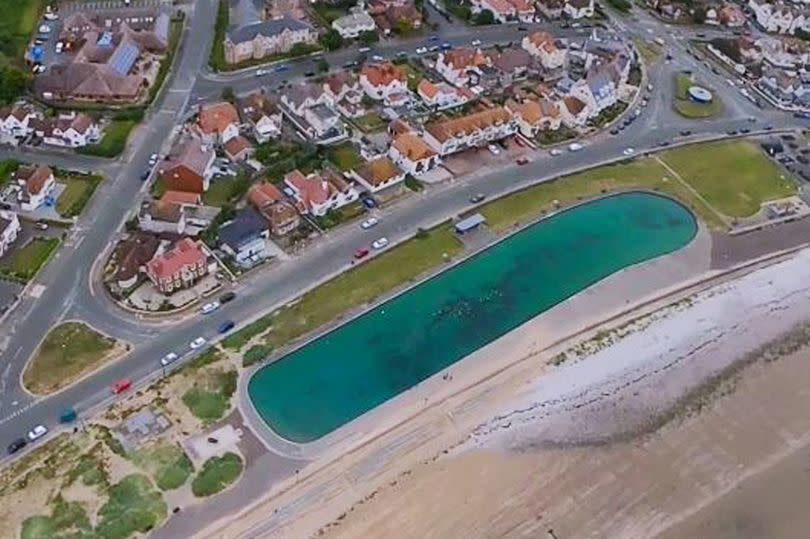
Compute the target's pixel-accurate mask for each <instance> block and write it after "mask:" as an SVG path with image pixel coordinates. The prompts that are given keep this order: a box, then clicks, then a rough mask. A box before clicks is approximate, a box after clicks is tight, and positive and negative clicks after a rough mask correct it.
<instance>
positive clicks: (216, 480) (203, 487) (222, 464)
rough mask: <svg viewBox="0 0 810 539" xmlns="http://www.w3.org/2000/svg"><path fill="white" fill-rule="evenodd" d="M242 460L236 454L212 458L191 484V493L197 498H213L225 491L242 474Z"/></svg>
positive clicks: (206, 462)
mask: <svg viewBox="0 0 810 539" xmlns="http://www.w3.org/2000/svg"><path fill="white" fill-rule="evenodd" d="M242 468H243V465H242V459H241V458H239V455H236V454H234V453H225V454H224V455H223V456H222V457H212V458H210V459H208V460H207V461H205V464H203V467H202V470H200V473H199V474H197V477H195V478H194V480H193V481H192V482H191V492H193V493H194V495H195V496H197V497H203V496H211V495H212V494H216V493H218V492H221V491H222V490H224V489H225V488H226V487H227V486H228V485H230V484H231V483H233V482H234V481H236V479H237V478H238V477H239V475H240V474H241V473H242Z"/></svg>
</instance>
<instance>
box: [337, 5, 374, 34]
mask: <svg viewBox="0 0 810 539" xmlns="http://www.w3.org/2000/svg"><path fill="white" fill-rule="evenodd" d="M332 28H334V29H335V30H337V32H338V33H339V34H340V35H341V37H343V38H344V39H355V38H357V37H359V36H360V34H362V33H363V32H373V31H375V30H376V29H377V24H376V23H375V22H374V19H372V18H371V15H369V14H368V13H366V12H365V11H363V10H362V9H361V8H357V7H355V8H352V9H350V10H349V13H348V15H344V16H343V17H338V18H337V19H335V20H334V21H332Z"/></svg>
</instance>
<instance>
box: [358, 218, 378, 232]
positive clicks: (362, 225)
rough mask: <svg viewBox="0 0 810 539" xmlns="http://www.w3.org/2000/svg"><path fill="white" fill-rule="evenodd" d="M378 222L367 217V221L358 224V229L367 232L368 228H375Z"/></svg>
mask: <svg viewBox="0 0 810 539" xmlns="http://www.w3.org/2000/svg"><path fill="white" fill-rule="evenodd" d="M378 222H379V221H378V220H377V218H376V217H369V218H368V219H366V220H365V221H363V222H362V223H360V228H362V229H364V230H368V229H369V228H372V227H374V226H376V224H377V223H378Z"/></svg>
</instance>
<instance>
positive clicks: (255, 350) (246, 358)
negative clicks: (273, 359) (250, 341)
mask: <svg viewBox="0 0 810 539" xmlns="http://www.w3.org/2000/svg"><path fill="white" fill-rule="evenodd" d="M272 351H273V348H272V347H270V346H265V345H263V344H257V345H256V346H251V347H250V348H249V349H248V351H247V352H245V355H243V356H242V366H243V367H250V366H251V365H255V364H256V363H259V362H260V361H264V360H265V359H266V358H267V356H269V355H270V352H272Z"/></svg>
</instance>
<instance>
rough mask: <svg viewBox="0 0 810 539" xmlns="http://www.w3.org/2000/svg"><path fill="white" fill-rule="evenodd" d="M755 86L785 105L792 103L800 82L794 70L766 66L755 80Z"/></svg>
mask: <svg viewBox="0 0 810 539" xmlns="http://www.w3.org/2000/svg"><path fill="white" fill-rule="evenodd" d="M757 86H758V87H759V89H760V90H762V91H763V92H765V93H766V94H768V95H770V96H771V97H772V98H773V99H774V100H775V101H777V103H778V104H779V105H781V106H783V107H787V106H790V105H792V104H793V101H794V99H795V98H796V94H797V93H800V89H801V87H802V82H801V80H800V78H799V76H798V74H797V73H796V72H795V71H787V70H782V69H774V68H766V69H765V70H763V73H762V76H761V77H760V78H759V80H758V81H757Z"/></svg>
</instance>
